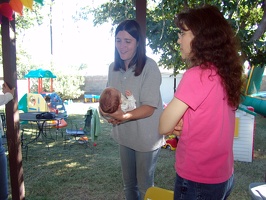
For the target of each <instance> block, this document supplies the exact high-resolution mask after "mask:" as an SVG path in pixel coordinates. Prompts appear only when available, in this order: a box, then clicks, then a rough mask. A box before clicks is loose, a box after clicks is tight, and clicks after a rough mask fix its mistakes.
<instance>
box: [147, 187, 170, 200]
mask: <svg viewBox="0 0 266 200" xmlns="http://www.w3.org/2000/svg"><path fill="white" fill-rule="evenodd" d="M173 199H174V191H171V190H166V189H163V188H159V187H150V188H148V190H147V191H146V194H145V197H144V200H173Z"/></svg>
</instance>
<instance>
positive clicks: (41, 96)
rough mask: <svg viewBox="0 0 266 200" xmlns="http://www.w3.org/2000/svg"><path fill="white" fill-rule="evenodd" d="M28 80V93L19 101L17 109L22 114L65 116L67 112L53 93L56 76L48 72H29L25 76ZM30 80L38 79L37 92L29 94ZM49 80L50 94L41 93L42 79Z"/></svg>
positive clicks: (60, 100)
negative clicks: (38, 113)
mask: <svg viewBox="0 0 266 200" xmlns="http://www.w3.org/2000/svg"><path fill="white" fill-rule="evenodd" d="M25 78H28V93H26V94H24V96H23V97H22V98H21V99H20V100H19V103H18V109H19V110H20V111H23V112H56V113H57V112H58V113H62V114H65V117H67V111H66V109H65V106H64V103H63V101H62V99H61V98H60V96H59V95H58V94H57V93H55V92H53V79H54V78H56V76H55V75H54V74H53V73H52V72H51V71H49V70H43V69H37V70H31V71H30V72H29V73H28V74H26V75H25ZM31 78H38V92H37V93H36V92H35V93H31V86H30V85H31V81H30V79H31ZM43 78H50V80H51V84H50V92H44V91H42V87H43V84H42V79H43Z"/></svg>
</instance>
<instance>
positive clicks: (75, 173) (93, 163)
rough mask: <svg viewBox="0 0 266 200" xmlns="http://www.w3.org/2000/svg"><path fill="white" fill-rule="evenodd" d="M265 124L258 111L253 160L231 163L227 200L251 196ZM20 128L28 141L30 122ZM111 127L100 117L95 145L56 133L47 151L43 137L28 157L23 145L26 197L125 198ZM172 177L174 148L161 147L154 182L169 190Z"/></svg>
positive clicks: (263, 156)
mask: <svg viewBox="0 0 266 200" xmlns="http://www.w3.org/2000/svg"><path fill="white" fill-rule="evenodd" d="M84 112H85V111H84ZM67 120H68V122H70V121H72V122H73V123H74V124H77V126H78V127H80V128H82V127H83V122H84V118H83V116H82V115H70V116H69V117H68V119H67ZM265 124H266V118H263V117H261V116H256V134H255V146H254V149H255V151H254V160H253V162H251V163H247V162H235V188H234V190H233V192H232V194H231V196H230V200H245V199H250V197H249V195H248V185H249V183H251V182H257V181H263V180H264V173H265V170H266V168H265V166H266V133H265ZM21 128H24V129H25V137H27V140H29V139H30V137H31V136H32V134H34V131H33V130H32V129H31V126H29V125H24V126H22V127H21ZM32 131H33V133H32ZM63 131H64V130H63ZM110 131H111V126H110V125H109V124H108V123H105V122H104V121H102V133H101V135H100V136H99V137H98V139H97V141H96V143H97V146H93V145H92V144H91V143H90V147H86V146H85V145H83V144H79V143H74V144H72V145H71V146H70V145H69V143H67V145H66V146H64V138H62V137H61V135H60V134H59V137H58V140H57V141H50V142H49V147H50V148H49V150H48V147H47V146H46V144H45V142H44V141H42V140H41V139H40V140H38V141H37V142H34V143H33V144H30V145H29V150H28V159H27V160H26V159H25V150H24V149H23V157H24V159H23V170H24V183H25V192H26V199H27V200H61V199H67V200H70V199H71V200H72V199H73V200H75V199H77V200H83V199H84V200H85V199H89V200H93V199H95V200H108V199H110V200H122V199H124V195H123V184H122V177H121V169H120V160H119V155H118V145H117V144H116V143H115V142H114V141H113V140H112V138H111V137H110ZM51 135H52V136H55V130H54V129H52V130H51ZM27 140H26V141H27ZM174 179H175V170H174V151H170V150H168V149H162V150H161V153H160V158H159V161H158V165H157V169H156V175H155V185H156V186H159V187H162V188H166V189H170V190H172V189H173V187H174ZM10 193H11V192H10ZM10 199H11V197H10Z"/></svg>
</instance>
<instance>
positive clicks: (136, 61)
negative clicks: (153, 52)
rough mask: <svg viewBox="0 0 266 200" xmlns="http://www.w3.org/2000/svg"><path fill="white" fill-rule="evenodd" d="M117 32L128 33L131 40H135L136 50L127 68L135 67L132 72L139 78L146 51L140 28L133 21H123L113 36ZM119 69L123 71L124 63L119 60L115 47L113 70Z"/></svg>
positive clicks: (145, 58)
mask: <svg viewBox="0 0 266 200" xmlns="http://www.w3.org/2000/svg"><path fill="white" fill-rule="evenodd" d="M119 31H126V32H128V33H129V34H130V35H131V36H132V37H133V38H135V39H136V40H137V43H138V46H137V49H136V54H135V56H134V57H133V58H132V60H131V61H130V63H129V65H128V68H130V67H133V66H134V65H136V66H135V69H134V72H135V76H139V75H140V74H141V72H142V70H143V68H144V66H145V64H146V60H147V57H146V50H145V40H144V37H143V35H142V33H141V29H140V26H139V24H138V22H137V21H135V20H125V21H123V22H121V23H120V24H119V25H118V27H117V28H116V30H115V36H116V35H117V34H118V32H119ZM120 69H124V70H126V69H125V64H124V61H123V60H122V59H121V58H120V55H119V53H118V51H117V49H116V47H115V64H114V70H115V71H119V70H120Z"/></svg>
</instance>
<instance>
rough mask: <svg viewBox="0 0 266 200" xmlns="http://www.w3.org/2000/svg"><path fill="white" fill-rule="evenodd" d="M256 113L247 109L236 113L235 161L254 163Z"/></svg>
mask: <svg viewBox="0 0 266 200" xmlns="http://www.w3.org/2000/svg"><path fill="white" fill-rule="evenodd" d="M254 123H255V113H253V112H251V111H250V112H249V111H248V110H246V111H245V109H244V110H243V109H241V107H240V109H238V110H237V111H236V128H235V138H234V146H233V151H234V159H235V160H236V161H244V162H252V158H253V144H254Z"/></svg>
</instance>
